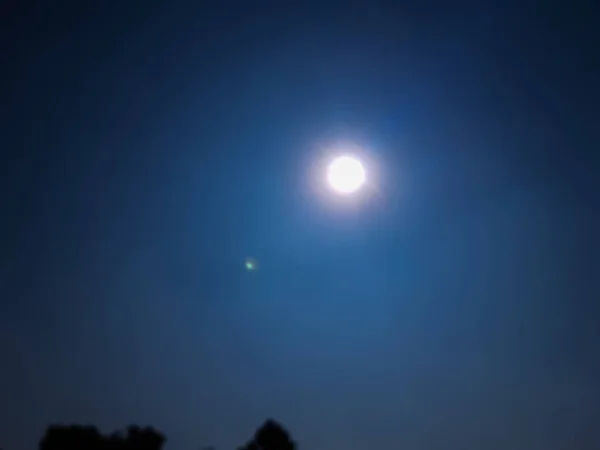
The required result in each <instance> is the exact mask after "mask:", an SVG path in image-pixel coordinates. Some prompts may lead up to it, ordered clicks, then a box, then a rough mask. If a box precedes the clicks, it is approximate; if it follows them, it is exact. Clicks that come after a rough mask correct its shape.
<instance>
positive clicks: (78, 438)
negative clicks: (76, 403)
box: [40, 425, 166, 450]
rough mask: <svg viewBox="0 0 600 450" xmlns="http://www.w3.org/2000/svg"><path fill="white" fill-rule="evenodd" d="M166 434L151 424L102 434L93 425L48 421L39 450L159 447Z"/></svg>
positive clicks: (145, 449)
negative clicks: (52, 422)
mask: <svg viewBox="0 0 600 450" xmlns="http://www.w3.org/2000/svg"><path fill="white" fill-rule="evenodd" d="M165 440H166V439H165V436H164V435H163V434H162V433H160V432H159V431H157V430H155V429H154V428H151V427H146V428H140V427H139V426H137V425H131V426H130V427H128V428H127V432H126V433H119V432H115V433H112V434H110V435H108V436H105V435H102V434H101V433H100V432H99V431H98V429H97V428H96V427H93V426H81V425H68V426H64V425H51V426H49V427H48V429H47V430H46V434H45V435H44V437H43V438H42V440H41V441H40V450H161V448H162V446H163V444H164V443H165Z"/></svg>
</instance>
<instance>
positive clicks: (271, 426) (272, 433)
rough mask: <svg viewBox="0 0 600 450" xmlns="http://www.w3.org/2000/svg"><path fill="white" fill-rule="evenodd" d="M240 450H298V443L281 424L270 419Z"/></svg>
mask: <svg viewBox="0 0 600 450" xmlns="http://www.w3.org/2000/svg"><path fill="white" fill-rule="evenodd" d="M238 450H296V443H295V442H294V441H293V440H292V438H291V436H290V434H289V433H288V431H287V430H286V429H285V428H284V427H283V425H281V424H280V423H279V422H276V421H275V420H273V419H268V420H266V421H265V423H263V424H262V425H261V426H260V427H259V428H258V429H257V430H256V432H255V433H254V437H253V438H252V440H250V441H249V442H248V443H246V445H244V446H242V447H240V448H239V449H238Z"/></svg>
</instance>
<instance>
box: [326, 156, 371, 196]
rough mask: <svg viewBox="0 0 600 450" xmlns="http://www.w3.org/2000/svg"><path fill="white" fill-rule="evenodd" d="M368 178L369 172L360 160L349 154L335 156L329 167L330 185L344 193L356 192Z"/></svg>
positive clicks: (328, 180) (338, 191)
mask: <svg viewBox="0 0 600 450" xmlns="http://www.w3.org/2000/svg"><path fill="white" fill-rule="evenodd" d="M366 179H367V174H366V171H365V168H364V167H363V165H362V163H361V162H360V160H358V159H357V158H354V157H352V156H349V155H344V156H338V157H337V158H334V159H333V161H331V162H330V163H329V166H328V168H327V182H328V183H329V186H330V187H331V188H332V189H333V190H335V191H336V192H337V193H339V194H342V195H349V194H352V193H354V192H356V191H357V190H359V189H360V188H361V187H362V186H363V185H364V184H365V181H366Z"/></svg>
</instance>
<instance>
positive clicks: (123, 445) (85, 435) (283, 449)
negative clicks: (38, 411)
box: [40, 419, 296, 450]
mask: <svg viewBox="0 0 600 450" xmlns="http://www.w3.org/2000/svg"><path fill="white" fill-rule="evenodd" d="M165 441H166V438H165V436H164V435H163V434H162V433H160V432H159V431H156V430H155V429H154V428H150V427H146V428H140V427H138V426H136V425H132V426H130V427H128V428H127V431H126V432H125V433H120V432H116V433H113V434H110V435H103V434H101V433H100V432H99V431H98V429H97V428H96V427H93V426H81V425H68V426H64V425H51V426H49V427H48V429H47V430H46V434H45V435H44V437H43V438H42V440H41V442H40V450H161V449H162V446H163V444H164V443H165ZM207 450H213V449H212V447H209V448H207ZM238 450H296V443H295V442H294V441H292V439H291V437H290V434H289V433H288V431H287V430H286V429H285V428H284V427H283V426H282V425H281V424H279V423H278V422H276V421H274V420H272V419H269V420H267V421H266V422H265V423H263V424H262V425H261V426H260V427H259V428H258V429H257V430H256V432H255V433H254V437H253V438H252V439H251V440H250V441H249V442H248V443H246V445H244V446H242V447H240V448H239V449H238Z"/></svg>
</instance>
